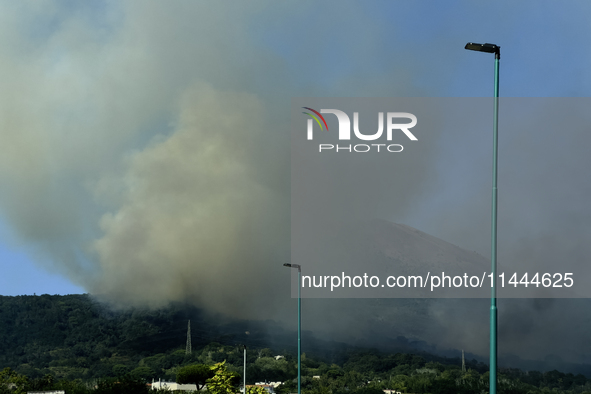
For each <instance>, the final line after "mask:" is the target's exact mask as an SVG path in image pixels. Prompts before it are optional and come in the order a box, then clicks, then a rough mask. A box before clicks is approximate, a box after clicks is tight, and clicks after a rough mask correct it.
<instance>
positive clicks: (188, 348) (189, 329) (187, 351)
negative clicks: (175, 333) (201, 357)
mask: <svg viewBox="0 0 591 394" xmlns="http://www.w3.org/2000/svg"><path fill="white" fill-rule="evenodd" d="M191 353H192V349H191V320H189V325H188V327H187V347H186V348H185V354H191Z"/></svg>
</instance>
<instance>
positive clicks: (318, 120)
mask: <svg viewBox="0 0 591 394" xmlns="http://www.w3.org/2000/svg"><path fill="white" fill-rule="evenodd" d="M302 108H303V109H307V110H309V111H312V112H314V113H315V114H316V115H318V116H319V117H320V119H322V122H324V126H326V131H328V125H327V124H326V120H324V116H322V115H321V114H320V112H318V111H316V110H315V109H312V108H309V107H302ZM302 113H303V114H306V115H310V116H311V117H312V118H313V119H314V120H315V121H316V123H318V126H320V130H324V129H323V127H322V123H320V119H318V118H317V117H316V116H314V115H313V114H311V113H309V112H302Z"/></svg>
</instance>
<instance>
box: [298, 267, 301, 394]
mask: <svg viewBox="0 0 591 394" xmlns="http://www.w3.org/2000/svg"><path fill="white" fill-rule="evenodd" d="M301 281H302V269H301V268H300V267H298V394H302V294H301V291H302V283H301Z"/></svg>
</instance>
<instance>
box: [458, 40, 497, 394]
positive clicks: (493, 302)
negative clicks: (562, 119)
mask: <svg viewBox="0 0 591 394" xmlns="http://www.w3.org/2000/svg"><path fill="white" fill-rule="evenodd" d="M464 48H465V49H469V50H471V51H478V52H487V53H494V54H495V82H494V83H495V101H494V117H493V179H492V214H491V222H492V224H491V257H490V260H491V274H492V277H493V281H492V289H491V296H490V376H489V378H490V381H489V382H490V383H489V384H490V393H491V394H496V393H497V286H496V282H497V157H498V123H499V60H500V59H501V47H500V46H498V45H495V44H475V43H473V42H469V43H467V44H466V46H465V47H464Z"/></svg>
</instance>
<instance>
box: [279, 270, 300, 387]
mask: <svg viewBox="0 0 591 394" xmlns="http://www.w3.org/2000/svg"><path fill="white" fill-rule="evenodd" d="M283 265H284V266H285V267H289V268H297V270H298V394H302V294H301V291H302V284H301V281H302V266H301V265H299V264H287V263H286V264H283Z"/></svg>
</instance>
